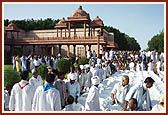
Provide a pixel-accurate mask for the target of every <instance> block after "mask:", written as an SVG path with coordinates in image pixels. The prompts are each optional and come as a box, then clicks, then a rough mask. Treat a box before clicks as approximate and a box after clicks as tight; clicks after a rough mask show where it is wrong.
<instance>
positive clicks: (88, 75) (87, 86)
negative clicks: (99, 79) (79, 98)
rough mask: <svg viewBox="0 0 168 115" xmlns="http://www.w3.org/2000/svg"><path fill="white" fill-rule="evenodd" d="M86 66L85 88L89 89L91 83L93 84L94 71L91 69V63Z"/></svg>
mask: <svg viewBox="0 0 168 115" xmlns="http://www.w3.org/2000/svg"><path fill="white" fill-rule="evenodd" d="M85 67H86V82H85V89H86V91H88V90H89V89H90V87H91V85H92V84H91V83H92V81H91V78H92V77H93V75H92V72H91V71H90V66H89V64H86V65H85Z"/></svg>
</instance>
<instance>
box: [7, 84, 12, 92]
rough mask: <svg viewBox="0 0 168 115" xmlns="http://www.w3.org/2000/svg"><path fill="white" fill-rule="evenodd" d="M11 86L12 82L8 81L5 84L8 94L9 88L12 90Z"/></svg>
mask: <svg viewBox="0 0 168 115" xmlns="http://www.w3.org/2000/svg"><path fill="white" fill-rule="evenodd" d="M12 87H13V85H12V84H10V83H7V84H6V90H7V91H8V92H9V94H10V92H11V90H12Z"/></svg>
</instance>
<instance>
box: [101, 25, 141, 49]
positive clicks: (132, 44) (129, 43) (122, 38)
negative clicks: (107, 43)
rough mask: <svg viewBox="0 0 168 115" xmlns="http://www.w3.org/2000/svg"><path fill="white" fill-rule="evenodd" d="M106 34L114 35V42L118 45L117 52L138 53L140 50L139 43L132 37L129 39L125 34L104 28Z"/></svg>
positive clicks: (108, 27)
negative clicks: (131, 51) (128, 51)
mask: <svg viewBox="0 0 168 115" xmlns="http://www.w3.org/2000/svg"><path fill="white" fill-rule="evenodd" d="M104 28H105V30H106V31H107V32H113V33H114V42H116V43H117V44H118V47H119V48H118V49H119V50H133V51H139V50H140V49H141V47H140V45H139V43H137V41H136V40H135V38H133V37H129V36H128V35H126V34H125V33H122V32H120V31H119V30H118V29H115V28H113V27H111V26H105V27H104Z"/></svg>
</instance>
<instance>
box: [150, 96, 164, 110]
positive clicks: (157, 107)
mask: <svg viewBox="0 0 168 115" xmlns="http://www.w3.org/2000/svg"><path fill="white" fill-rule="evenodd" d="M165 110H166V109H165V107H164V96H160V97H159V104H156V105H155V106H153V108H152V111H165Z"/></svg>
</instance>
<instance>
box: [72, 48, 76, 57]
mask: <svg viewBox="0 0 168 115" xmlns="http://www.w3.org/2000/svg"><path fill="white" fill-rule="evenodd" d="M73 47H74V49H73V54H74V56H76V53H75V52H76V45H73Z"/></svg>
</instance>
